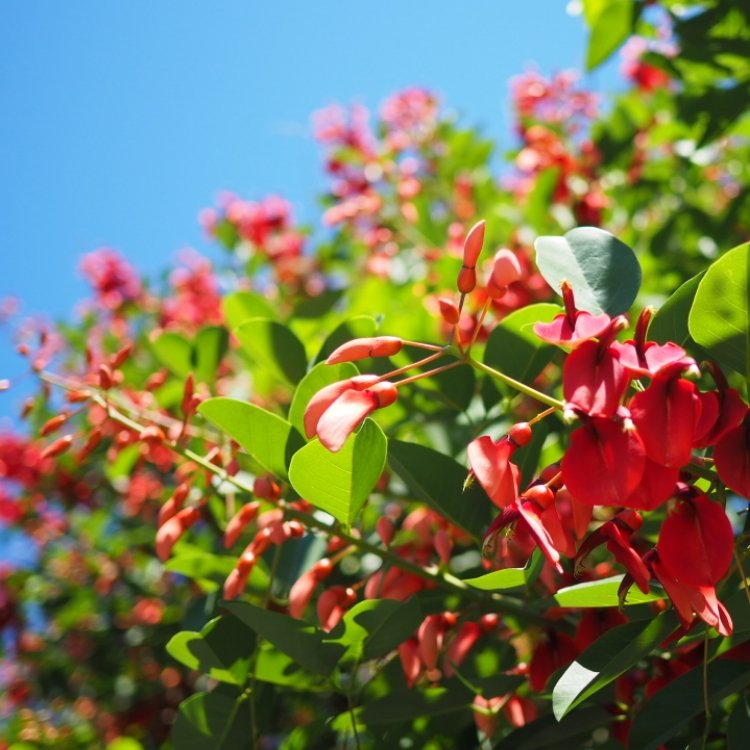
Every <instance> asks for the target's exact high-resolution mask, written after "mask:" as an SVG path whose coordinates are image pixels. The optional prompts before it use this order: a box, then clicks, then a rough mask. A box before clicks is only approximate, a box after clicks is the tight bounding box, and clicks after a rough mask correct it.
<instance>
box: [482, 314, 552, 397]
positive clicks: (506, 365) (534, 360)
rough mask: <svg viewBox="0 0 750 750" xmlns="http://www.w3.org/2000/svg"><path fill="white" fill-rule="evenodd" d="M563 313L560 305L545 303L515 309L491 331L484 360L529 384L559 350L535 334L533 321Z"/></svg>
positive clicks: (537, 321) (545, 319)
mask: <svg viewBox="0 0 750 750" xmlns="http://www.w3.org/2000/svg"><path fill="white" fill-rule="evenodd" d="M560 312H562V309H561V308H560V307H559V306H558V305H551V304H548V303H546V302H540V303H538V304H536V305H529V306H528V307H523V308H521V309H520V310H514V311H513V312H512V313H510V315H508V316H506V317H505V318H503V320H502V321H501V322H500V323H499V324H498V325H496V326H495V328H494V329H493V330H492V333H491V334H490V336H489V338H488V339H487V345H486V347H485V350H484V363H485V364H486V365H489V366H490V367H494V368H495V369H496V370H500V371H501V372H503V373H505V374H506V375H509V376H510V377H511V378H515V379H516V380H520V381H521V382H523V383H530V382H531V381H532V380H533V379H534V378H535V377H536V376H537V375H538V374H539V373H540V372H541V371H542V370H543V369H544V367H545V366H546V365H547V364H548V363H549V362H550V360H551V359H552V357H553V356H554V355H555V352H556V351H557V348H556V347H554V346H551V345H550V344H547V343H545V342H544V341H542V340H541V339H540V338H539V337H538V336H537V335H536V334H535V333H534V324H535V323H549V322H551V321H552V318H554V317H555V315H557V314H559V313H560Z"/></svg>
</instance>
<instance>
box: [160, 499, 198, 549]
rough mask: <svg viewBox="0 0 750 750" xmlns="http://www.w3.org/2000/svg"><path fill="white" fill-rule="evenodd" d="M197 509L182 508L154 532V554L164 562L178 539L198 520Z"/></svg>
mask: <svg viewBox="0 0 750 750" xmlns="http://www.w3.org/2000/svg"><path fill="white" fill-rule="evenodd" d="M200 515H201V512H200V510H199V509H198V508H183V509H182V510H181V511H179V512H178V513H177V514H175V515H174V516H172V518H170V519H169V520H168V521H167V522H166V523H165V524H164V525H163V526H161V527H160V528H159V530H158V531H157V532H156V554H157V555H158V557H159V559H160V560H161V561H162V562H164V560H166V559H167V558H168V557H169V555H170V554H171V553H172V548H173V547H174V546H175V544H177V541H178V540H179V539H180V537H181V536H182V535H183V534H184V533H185V532H186V531H187V530H188V529H189V528H190V527H191V526H192V525H193V524H194V523H195V522H196V521H197V520H198V519H199V518H200Z"/></svg>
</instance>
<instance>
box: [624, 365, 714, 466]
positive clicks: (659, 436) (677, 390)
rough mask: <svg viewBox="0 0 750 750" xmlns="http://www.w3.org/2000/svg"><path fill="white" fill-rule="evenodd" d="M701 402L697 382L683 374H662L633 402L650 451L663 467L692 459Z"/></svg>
mask: <svg viewBox="0 0 750 750" xmlns="http://www.w3.org/2000/svg"><path fill="white" fill-rule="evenodd" d="M699 408H700V402H699V401H698V400H697V399H696V398H695V385H694V384H693V383H692V382H690V381H689V380H684V379H682V378H679V377H662V376H661V375H658V376H657V377H655V378H654V379H653V381H651V385H649V387H648V388H646V390H645V391H641V392H640V393H636V394H635V396H633V398H632V399H631V401H630V413H631V416H632V418H633V422H635V425H636V427H637V428H638V433H639V434H640V436H641V438H642V439H643V444H644V446H645V447H646V453H647V454H648V457H649V458H650V459H651V460H652V461H656V463H658V464H662V465H663V466H684V465H685V464H686V463H688V462H689V461H690V455H691V452H692V448H693V434H694V433H695V425H696V421H697V417H698V409H699Z"/></svg>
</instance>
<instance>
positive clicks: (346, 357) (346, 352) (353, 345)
mask: <svg viewBox="0 0 750 750" xmlns="http://www.w3.org/2000/svg"><path fill="white" fill-rule="evenodd" d="M402 346H403V342H402V340H401V339H400V338H398V337H396V336H370V337H368V338H361V339H353V340H352V341H347V342H346V343H345V344H342V345H341V346H340V347H339V348H338V349H336V350H335V351H334V352H333V353H332V354H331V355H330V356H329V357H328V359H327V360H326V364H329V365H337V364H339V363H340V362H356V361H357V360H359V359H365V357H390V356H392V355H393V354H398V352H400V351H401V347H402Z"/></svg>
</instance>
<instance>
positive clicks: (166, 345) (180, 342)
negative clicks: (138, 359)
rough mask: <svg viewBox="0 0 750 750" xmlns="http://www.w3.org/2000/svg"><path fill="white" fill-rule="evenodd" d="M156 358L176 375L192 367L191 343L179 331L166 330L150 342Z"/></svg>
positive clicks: (183, 374)
mask: <svg viewBox="0 0 750 750" xmlns="http://www.w3.org/2000/svg"><path fill="white" fill-rule="evenodd" d="M151 349H152V350H153V352H154V354H155V355H156V358H157V359H158V360H159V362H161V363H162V364H163V365H164V366H165V367H167V368H168V369H169V370H170V371H171V372H173V373H174V374H175V375H177V376H178V377H181V378H184V377H187V375H188V374H189V373H190V372H191V371H192V369H193V345H192V344H191V343H190V342H189V341H188V340H187V339H186V338H185V337H184V336H183V335H182V334H180V333H175V332H174V331H166V332H165V333H162V334H161V335H160V336H158V337H157V338H156V339H154V341H152V342H151Z"/></svg>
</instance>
